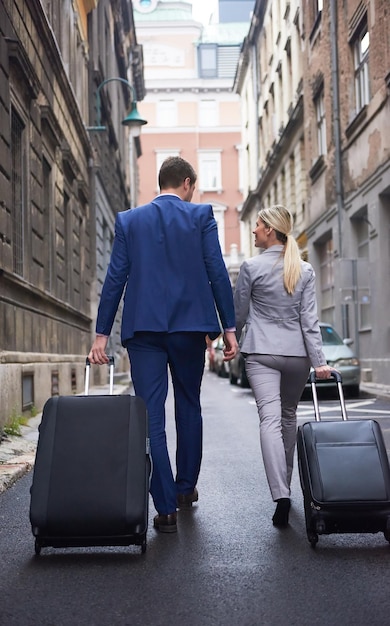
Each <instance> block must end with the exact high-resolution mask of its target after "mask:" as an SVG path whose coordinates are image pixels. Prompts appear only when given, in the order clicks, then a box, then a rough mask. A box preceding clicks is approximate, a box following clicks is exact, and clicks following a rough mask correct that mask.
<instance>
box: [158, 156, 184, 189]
mask: <svg viewBox="0 0 390 626" xmlns="http://www.w3.org/2000/svg"><path fill="white" fill-rule="evenodd" d="M171 156H180V150H156V189H157V190H159V189H160V186H159V184H158V174H159V172H160V167H161V166H162V164H163V162H164V161H165V159H167V158H168V157H171Z"/></svg>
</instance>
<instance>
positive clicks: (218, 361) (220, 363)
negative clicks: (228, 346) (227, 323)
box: [213, 335, 229, 378]
mask: <svg viewBox="0 0 390 626" xmlns="http://www.w3.org/2000/svg"><path fill="white" fill-rule="evenodd" d="M224 347H225V344H224V342H223V337H222V335H221V336H220V337H218V339H215V341H213V348H214V372H215V373H216V374H218V376H221V377H222V378H227V377H228V376H229V365H228V363H227V361H224V360H223V357H224V354H223V349H224Z"/></svg>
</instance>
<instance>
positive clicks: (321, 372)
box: [314, 365, 334, 380]
mask: <svg viewBox="0 0 390 626" xmlns="http://www.w3.org/2000/svg"><path fill="white" fill-rule="evenodd" d="M314 370H315V373H316V378H321V379H322V380H325V379H327V378H330V375H331V374H330V373H331V372H332V371H333V370H334V368H333V367H329V365H320V366H319V367H315V368H314Z"/></svg>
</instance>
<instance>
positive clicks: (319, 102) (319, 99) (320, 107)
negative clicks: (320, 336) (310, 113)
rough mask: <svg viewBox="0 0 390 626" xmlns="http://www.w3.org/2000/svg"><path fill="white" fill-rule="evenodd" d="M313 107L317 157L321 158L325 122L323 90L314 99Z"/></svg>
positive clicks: (323, 151)
mask: <svg viewBox="0 0 390 626" xmlns="http://www.w3.org/2000/svg"><path fill="white" fill-rule="evenodd" d="M314 106H315V111H316V124H317V150H318V156H321V155H324V154H326V120H325V106H324V90H323V89H321V91H320V93H319V94H318V95H317V96H316V98H315V99H314Z"/></svg>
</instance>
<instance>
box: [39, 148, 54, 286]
mask: <svg viewBox="0 0 390 626" xmlns="http://www.w3.org/2000/svg"><path fill="white" fill-rule="evenodd" d="M42 204H43V206H42V210H43V217H44V224H45V226H44V228H45V235H44V241H45V243H46V245H45V246H44V250H43V253H44V271H45V289H46V290H47V291H48V292H49V293H51V292H52V291H53V289H54V284H53V282H54V277H53V240H52V234H51V233H52V215H51V206H52V175H51V167H50V164H49V163H48V161H47V160H46V159H45V158H44V159H43V164H42Z"/></svg>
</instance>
